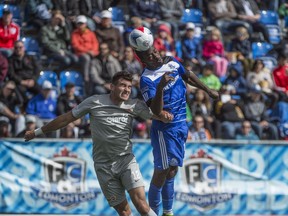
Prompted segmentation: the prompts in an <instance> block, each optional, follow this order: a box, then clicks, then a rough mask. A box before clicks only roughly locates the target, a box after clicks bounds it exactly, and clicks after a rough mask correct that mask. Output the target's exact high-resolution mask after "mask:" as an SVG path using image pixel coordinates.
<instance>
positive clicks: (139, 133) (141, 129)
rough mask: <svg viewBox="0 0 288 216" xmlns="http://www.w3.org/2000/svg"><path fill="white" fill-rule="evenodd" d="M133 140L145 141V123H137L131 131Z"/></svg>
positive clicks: (146, 135)
mask: <svg viewBox="0 0 288 216" xmlns="http://www.w3.org/2000/svg"><path fill="white" fill-rule="evenodd" d="M133 132H134V133H133V136H132V138H133V139H147V138H148V132H147V125H146V122H145V121H144V122H138V123H137V124H136V125H135V127H134V130H133Z"/></svg>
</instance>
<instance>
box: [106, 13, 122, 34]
mask: <svg viewBox="0 0 288 216" xmlns="http://www.w3.org/2000/svg"><path fill="white" fill-rule="evenodd" d="M109 11H111V13H112V23H113V25H114V26H115V27H117V28H118V29H119V30H120V32H121V33H123V32H124V29H125V28H126V21H125V16H124V12H123V10H122V9H121V8H119V7H111V8H109Z"/></svg>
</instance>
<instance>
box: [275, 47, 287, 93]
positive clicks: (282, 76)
mask: <svg viewBox="0 0 288 216" xmlns="http://www.w3.org/2000/svg"><path fill="white" fill-rule="evenodd" d="M273 79H274V82H275V85H276V90H278V91H279V92H282V93H285V95H286V98H288V56H287V54H284V53H281V54H280V55H279V60H278V67H277V68H275V69H274V71H273Z"/></svg>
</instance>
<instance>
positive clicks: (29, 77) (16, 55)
mask: <svg viewBox="0 0 288 216" xmlns="http://www.w3.org/2000/svg"><path fill="white" fill-rule="evenodd" d="M8 60H9V71H8V77H9V80H12V81H14V82H15V83H16V86H17V89H18V90H19V92H20V94H21V96H22V98H23V99H24V103H25V104H26V103H27V101H28V99H29V98H31V97H32V96H33V95H36V94H38V93H39V92H40V86H39V85H38V84H37V79H38V77H39V74H40V70H41V66H40V64H39V61H38V60H37V59H36V58H35V56H30V55H27V54H26V53H25V47H24V43H23V42H22V41H16V42H15V44H14V52H13V55H12V56H11V57H10V58H9V59H8Z"/></svg>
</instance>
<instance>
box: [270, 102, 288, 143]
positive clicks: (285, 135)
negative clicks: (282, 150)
mask: <svg viewBox="0 0 288 216" xmlns="http://www.w3.org/2000/svg"><path fill="white" fill-rule="evenodd" d="M287 110H288V102H285V101H279V102H278V103H277V105H276V106H275V108H274V109H273V110H272V114H271V118H272V119H275V120H276V121H275V122H276V123H277V125H278V129H279V133H280V134H279V135H280V137H281V138H282V139H285V140H288V112H287Z"/></svg>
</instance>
